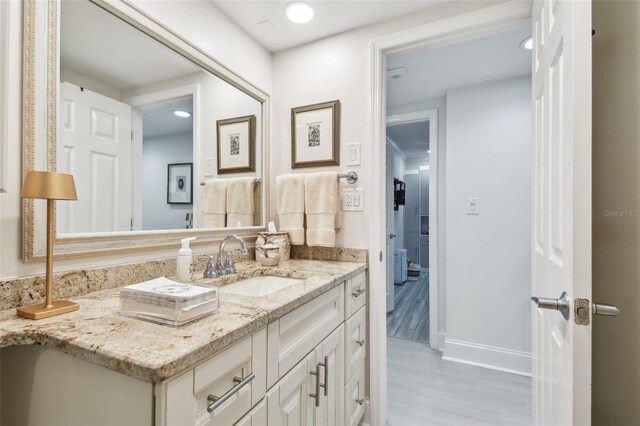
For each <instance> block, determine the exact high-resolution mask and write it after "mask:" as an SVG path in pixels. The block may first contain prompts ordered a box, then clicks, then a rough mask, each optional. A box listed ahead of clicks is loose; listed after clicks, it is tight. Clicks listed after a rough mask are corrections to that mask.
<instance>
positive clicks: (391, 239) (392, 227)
mask: <svg viewBox="0 0 640 426" xmlns="http://www.w3.org/2000/svg"><path fill="white" fill-rule="evenodd" d="M387 146H388V145H387ZM393 155H394V154H393V151H391V150H390V149H387V158H386V161H387V167H386V173H387V175H386V176H387V180H386V199H387V201H386V204H385V205H386V209H385V214H386V218H387V219H386V229H385V232H386V240H387V247H386V256H387V278H386V288H387V312H391V311H393V309H394V308H395V295H394V294H395V287H394V283H393V260H394V259H393V252H394V250H395V235H396V224H395V220H393V219H394V218H393V212H394V210H393V196H394V183H393V168H394V167H393V162H394V161H393V160H394V158H393Z"/></svg>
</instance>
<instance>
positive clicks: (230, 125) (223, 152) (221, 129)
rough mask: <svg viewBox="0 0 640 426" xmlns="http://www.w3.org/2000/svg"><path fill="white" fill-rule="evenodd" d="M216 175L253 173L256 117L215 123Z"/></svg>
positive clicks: (251, 116)
mask: <svg viewBox="0 0 640 426" xmlns="http://www.w3.org/2000/svg"><path fill="white" fill-rule="evenodd" d="M216 123H217V139H218V140H217V142H218V174H226V173H242V172H255V170H256V164H255V163H256V116H255V115H248V116H246V117H236V118H227V119H225V120H218V121H217V122H216Z"/></svg>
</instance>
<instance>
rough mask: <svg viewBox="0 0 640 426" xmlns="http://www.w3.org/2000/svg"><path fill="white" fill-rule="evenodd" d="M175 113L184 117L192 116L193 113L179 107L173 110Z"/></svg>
mask: <svg viewBox="0 0 640 426" xmlns="http://www.w3.org/2000/svg"><path fill="white" fill-rule="evenodd" d="M173 113H174V114H175V115H177V116H178V117H182V118H189V117H191V113H190V112H189V111H182V110H179V109H177V110H175V111H173Z"/></svg>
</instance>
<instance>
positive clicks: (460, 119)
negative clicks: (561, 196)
mask: <svg viewBox="0 0 640 426" xmlns="http://www.w3.org/2000/svg"><path fill="white" fill-rule="evenodd" d="M532 158H533V157H532V140H531V80H530V77H529V76H525V77H518V78H514V79H508V80H502V81H497V82H492V83H488V84H483V85H477V86H470V87H465V88H460V89H455V90H451V91H450V92H448V94H447V165H446V169H447V170H446V185H447V204H446V205H447V224H446V234H447V248H446V249H447V253H446V275H447V277H446V285H447V289H446V292H447V303H446V316H447V329H446V330H447V332H446V339H445V347H444V352H443V356H444V357H445V358H454V359H459V360H462V361H465V362H474V363H480V364H486V365H489V366H493V367H496V368H502V369H507V370H515V371H520V372H523V373H530V372H531V359H530V352H531V318H530V317H531V306H530V303H531V302H530V301H529V297H530V293H531V249H530V247H531V244H530V240H531V238H530V234H531V197H532V194H531V164H532ZM468 197H478V198H479V212H480V213H479V214H478V215H467V213H466V199H467V198H468ZM505 302H506V303H505Z"/></svg>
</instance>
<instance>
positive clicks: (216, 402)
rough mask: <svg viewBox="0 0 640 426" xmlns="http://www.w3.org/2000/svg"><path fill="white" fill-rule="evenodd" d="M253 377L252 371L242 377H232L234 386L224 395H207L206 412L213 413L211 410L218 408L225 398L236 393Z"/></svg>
mask: <svg viewBox="0 0 640 426" xmlns="http://www.w3.org/2000/svg"><path fill="white" fill-rule="evenodd" d="M255 377H256V375H255V374H254V373H251V374H249V375H248V376H247V377H245V378H244V379H243V378H242V377H234V378H233V382H234V383H235V384H236V385H235V386H234V387H232V388H231V389H229V390H228V391H227V392H226V393H225V394H224V395H222V396H214V395H209V396H207V401H209V404H207V412H209V413H213V410H215V409H216V408H218V407H219V406H220V405H221V404H223V403H224V402H225V401H226V400H227V399H229V398H231V397H232V396H233V395H235V394H236V393H238V392H239V391H240V389H242V388H243V387H245V386H246V385H248V384H249V383H251V381H252V380H253V379H254V378H255Z"/></svg>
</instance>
